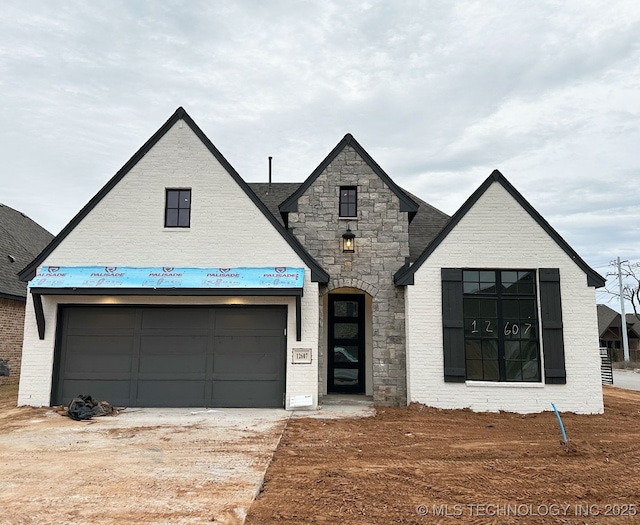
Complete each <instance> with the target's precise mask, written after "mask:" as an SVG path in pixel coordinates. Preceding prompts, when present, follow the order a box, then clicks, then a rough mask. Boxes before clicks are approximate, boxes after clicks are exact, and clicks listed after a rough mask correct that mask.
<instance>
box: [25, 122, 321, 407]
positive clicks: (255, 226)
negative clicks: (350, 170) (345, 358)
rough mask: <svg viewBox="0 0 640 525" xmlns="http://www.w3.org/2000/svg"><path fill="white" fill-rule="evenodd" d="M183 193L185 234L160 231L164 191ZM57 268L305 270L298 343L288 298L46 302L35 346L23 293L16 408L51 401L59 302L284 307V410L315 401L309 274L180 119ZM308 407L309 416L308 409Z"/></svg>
mask: <svg viewBox="0 0 640 525" xmlns="http://www.w3.org/2000/svg"><path fill="white" fill-rule="evenodd" d="M166 188H191V190H192V209H191V227H190V228H188V229H184V228H164V209H165V189H166ZM43 265H44V266H47V265H55V266H155V267H162V266H171V267H195V268H197V267H204V268H211V267H223V268H229V267H232V268H233V267H268V266H291V267H303V268H305V279H304V296H303V298H302V341H296V324H295V300H294V299H293V298H279V297H238V298H234V297H218V298H215V297H206V298H204V297H160V296H137V297H123V296H119V297H105V296H64V297H62V296H45V297H43V303H44V304H43V305H44V311H45V322H46V333H45V339H44V340H40V339H39V338H38V331H37V326H36V320H35V314H34V308H33V301H32V298H31V295H30V294H29V297H28V302H27V306H26V316H25V337H24V345H23V365H22V371H23V374H22V377H21V381H20V392H19V399H18V403H19V404H20V405H25V404H26V405H33V406H41V405H48V404H49V403H50V395H51V384H52V375H53V360H54V347H55V336H56V320H57V309H58V308H57V305H58V304H59V303H67V304H69V303H83V304H86V303H94V304H95V303H98V304H100V303H109V304H112V303H122V304H137V305H146V304H169V305H171V304H256V305H263V304H280V305H281V304H286V305H287V306H288V321H287V322H288V330H287V387H286V394H287V404H288V403H289V399H290V397H291V396H292V395H305V394H311V395H313V402H314V406H313V407H315V404H316V403H317V393H318V388H317V377H318V365H317V355H318V322H319V320H318V315H319V314H318V311H319V298H318V297H319V293H318V285H317V283H312V282H311V270H310V268H309V267H308V266H307V265H306V264H305V262H304V261H303V260H302V259H301V258H300V256H299V255H298V254H297V253H296V252H295V251H294V250H293V248H292V247H291V246H290V245H289V244H288V243H287V241H286V240H285V239H284V238H283V237H282V236H281V235H280V233H278V231H277V230H276V229H275V228H274V227H273V225H272V224H271V223H270V222H269V220H268V219H267V218H266V217H265V215H264V214H263V213H262V212H261V211H260V210H259V209H258V208H257V207H256V205H255V204H254V203H253V202H252V200H251V199H250V198H249V197H248V196H247V195H246V193H245V192H244V191H243V190H242V188H241V187H240V186H239V185H238V184H237V183H236V182H235V181H234V180H233V178H232V177H231V176H230V175H229V173H228V172H227V171H226V170H225V168H224V167H223V166H222V165H221V164H220V163H219V162H218V160H217V159H216V158H215V157H214V156H213V155H212V154H211V152H210V151H209V150H208V149H207V148H206V147H205V145H204V144H203V143H202V141H201V140H200V139H199V138H198V137H197V136H196V135H195V133H194V132H193V131H192V129H191V128H190V127H189V126H188V125H186V123H185V122H184V121H182V120H178V121H177V122H176V123H175V124H174V125H173V127H172V128H171V129H170V130H169V131H168V132H167V133H166V134H165V135H164V136H163V137H162V138H161V139H160V140H159V141H158V142H157V143H156V144H155V146H153V148H152V149H151V150H150V151H149V152H148V153H147V154H146V155H145V156H144V157H143V158H142V159H141V160H140V161H139V162H138V163H137V164H136V165H135V166H134V167H133V168H132V169H131V170H130V171H129V172H128V173H127V174H126V175H125V176H124V178H123V179H122V180H121V181H120V182H119V183H118V184H117V185H116V186H115V187H114V188H113V189H112V190H111V191H110V192H109V193H107V194H106V195H105V196H104V198H103V199H102V200H101V201H100V202H99V203H98V204H97V205H96V206H95V207H94V208H93V209H92V210H91V211H90V212H89V214H88V215H87V216H86V217H85V218H84V219H83V220H82V221H81V222H80V223H79V224H78V225H77V226H76V227H75V228H74V229H73V230H72V231H71V232H70V233H69V235H68V236H67V237H66V238H65V239H64V240H63V241H62V242H61V244H60V245H59V246H57V247H56V248H55V250H54V251H53V252H52V253H51V254H50V255H49V256H48V257H47V258H46V259H45V260H44V261H43ZM293 348H311V349H312V352H313V363H312V364H310V365H307V364H305V365H301V364H297V365H292V364H291V353H292V351H293ZM313 407H312V408H313Z"/></svg>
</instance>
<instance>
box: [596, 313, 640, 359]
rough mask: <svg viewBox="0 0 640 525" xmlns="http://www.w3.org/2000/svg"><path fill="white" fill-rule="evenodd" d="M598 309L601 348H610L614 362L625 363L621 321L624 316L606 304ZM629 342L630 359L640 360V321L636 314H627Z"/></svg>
mask: <svg viewBox="0 0 640 525" xmlns="http://www.w3.org/2000/svg"><path fill="white" fill-rule="evenodd" d="M597 308H598V332H599V334H600V346H601V347H602V348H609V349H610V353H611V359H613V361H623V360H624V351H623V344H622V332H621V330H620V327H621V324H622V322H621V319H622V316H621V315H620V314H619V313H618V312H616V311H615V310H613V309H611V308H609V307H608V306H607V305H605V304H599V305H597ZM625 317H626V319H627V341H628V342H629V358H630V359H631V361H636V362H637V361H639V360H640V321H638V319H637V318H636V316H635V315H634V314H626V316H625Z"/></svg>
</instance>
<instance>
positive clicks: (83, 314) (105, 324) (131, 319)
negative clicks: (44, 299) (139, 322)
mask: <svg viewBox="0 0 640 525" xmlns="http://www.w3.org/2000/svg"><path fill="white" fill-rule="evenodd" d="M135 324H136V311H135V308H113V309H100V308H82V307H80V308H72V309H69V310H68V314H67V326H66V330H67V333H69V334H73V333H80V334H82V333H87V331H89V332H90V333H92V334H94V333H98V332H100V333H106V334H110V333H113V332H114V331H122V332H126V333H133V330H134V328H135Z"/></svg>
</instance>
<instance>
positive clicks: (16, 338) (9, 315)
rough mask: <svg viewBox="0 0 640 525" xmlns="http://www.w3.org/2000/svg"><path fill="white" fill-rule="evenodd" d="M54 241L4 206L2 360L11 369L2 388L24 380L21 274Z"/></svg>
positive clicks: (0, 381) (1, 378)
mask: <svg viewBox="0 0 640 525" xmlns="http://www.w3.org/2000/svg"><path fill="white" fill-rule="evenodd" d="M52 239H53V235H51V234H50V233H49V232H48V231H46V230H45V229H44V228H42V227H40V226H39V225H38V224H36V223H35V222H33V221H32V220H31V219H30V218H29V217H27V216H26V215H24V214H23V213H20V212H19V211H17V210H14V209H13V208H10V207H9V206H6V205H5V204H0V360H3V362H8V366H9V375H8V376H7V375H2V373H1V372H0V385H11V384H17V383H18V380H19V378H20V361H21V355H22V336H23V332H24V307H25V302H26V296H27V286H26V283H24V282H22V281H21V280H20V279H18V273H19V272H20V270H22V268H24V267H25V266H26V265H27V264H29V263H30V262H31V261H32V260H33V259H34V257H36V256H37V255H38V254H39V253H40V252H41V251H42V249H43V248H44V247H45V246H46V245H47V244H49V242H50V241H51V240H52ZM3 368H4V367H3ZM5 371H6V369H5Z"/></svg>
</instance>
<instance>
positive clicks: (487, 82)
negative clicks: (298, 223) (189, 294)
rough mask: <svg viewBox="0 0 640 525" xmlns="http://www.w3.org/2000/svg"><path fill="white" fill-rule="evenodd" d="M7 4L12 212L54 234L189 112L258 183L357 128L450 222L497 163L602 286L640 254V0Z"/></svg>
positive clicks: (2, 47) (5, 143) (5, 122)
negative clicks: (612, 268) (172, 119)
mask: <svg viewBox="0 0 640 525" xmlns="http://www.w3.org/2000/svg"><path fill="white" fill-rule="evenodd" d="M0 7H1V8H2V11H1V13H2V14H1V16H0V104H1V106H2V112H1V117H0V119H1V120H0V123H1V125H0V153H1V157H2V164H1V166H2V168H1V171H0V202H3V203H4V204H7V205H9V206H11V207H13V208H16V209H18V210H20V211H22V212H24V213H25V214H27V215H28V216H30V217H31V218H32V219H34V220H35V221H37V222H38V223H40V224H41V225H42V226H43V227H45V228H46V229H48V230H49V231H51V232H52V233H58V232H59V231H60V229H62V227H63V226H64V225H65V224H66V223H67V222H68V221H69V220H71V218H72V217H73V216H74V215H75V214H76V213H77V212H78V211H79V210H80V208H82V206H84V204H86V202H87V201H88V200H89V199H90V198H91V197H92V196H93V195H94V194H95V193H96V192H97V191H98V190H99V189H100V188H101V187H102V186H103V185H104V184H105V183H106V182H107V181H108V180H109V179H110V178H111V177H112V176H113V175H114V174H115V172H116V171H117V170H118V169H119V168H120V167H122V165H123V164H124V163H125V162H126V161H127V160H128V159H129V157H131V155H133V153H135V151H136V150H137V149H138V148H139V147H140V146H141V145H142V144H143V143H144V142H145V141H146V140H147V139H148V138H149V137H150V136H151V135H152V134H153V133H154V132H155V131H156V130H157V129H158V128H159V127H160V126H161V125H162V124H163V123H164V122H165V120H166V119H167V118H168V117H169V116H170V115H171V114H172V113H173V112H174V111H175V109H176V108H177V107H179V106H183V107H184V108H185V109H186V110H187V112H188V113H189V114H190V115H191V117H192V118H193V119H194V120H195V121H196V123H197V124H198V125H199V126H200V127H201V128H202V130H203V131H204V132H205V134H206V135H207V136H208V137H209V138H210V139H211V141H212V142H213V143H214V144H215V145H216V146H217V147H218V149H219V150H220V151H221V152H222V154H223V155H224V156H225V157H226V158H227V160H229V162H230V163H231V164H232V165H233V166H234V167H235V168H236V170H237V171H238V172H239V173H240V175H242V176H243V177H244V179H245V180H247V181H266V179H267V168H268V163H267V157H268V156H269V155H272V156H273V157H274V160H273V169H274V180H276V181H280V182H285V181H289V182H294V181H302V180H304V179H305V178H306V177H307V176H308V175H309V174H310V173H311V171H312V170H313V169H314V168H315V167H316V166H317V165H318V164H319V163H320V161H321V160H322V159H323V158H324V157H325V156H326V155H327V154H328V153H329V151H330V150H331V149H332V148H333V147H334V146H335V144H336V143H337V142H338V141H339V140H340V139H341V138H342V137H343V136H344V134H345V133H352V134H353V135H354V136H355V137H356V139H357V140H358V141H359V142H360V143H361V144H362V146H363V147H364V148H365V149H366V150H367V151H368V152H369V153H370V154H371V155H372V156H373V158H374V159H375V160H376V161H377V162H378V163H379V164H380V165H381V166H382V168H383V169H384V170H385V171H386V172H387V173H388V174H389V175H390V176H391V177H392V178H393V179H394V180H395V181H396V182H397V183H398V184H399V185H400V186H402V187H403V188H405V189H407V190H409V191H410V192H412V193H415V194H416V195H418V196H419V197H421V198H423V199H424V200H426V201H427V202H429V203H431V204H433V205H434V206H436V207H437V208H440V209H441V210H443V211H444V212H446V213H448V214H453V213H454V212H455V211H456V210H457V209H458V207H459V206H460V205H461V204H462V203H463V202H464V201H465V200H466V199H467V198H468V197H469V195H470V194H471V193H472V192H473V191H474V190H475V189H476V188H477V187H478V186H479V185H480V184H481V183H482V182H483V180H484V179H485V178H486V177H487V176H488V175H489V174H490V173H491V171H492V170H493V169H494V168H497V169H499V170H500V171H501V172H502V173H503V174H504V175H505V176H506V177H507V178H508V179H509V180H510V181H511V183H512V184H514V185H515V186H516V188H517V189H518V190H519V191H520V192H521V193H522V194H523V195H524V197H525V198H526V199H527V200H528V201H529V202H530V203H531V204H532V205H533V206H534V207H535V208H536V209H537V210H538V211H539V212H540V213H541V214H542V215H543V216H544V217H545V218H546V219H547V220H548V221H549V222H550V223H551V225H552V226H553V227H554V228H556V229H557V230H558V232H559V233H560V234H561V235H562V236H563V237H564V238H565V239H566V240H567V241H568V242H569V243H570V244H571V245H572V246H573V247H574V248H575V249H576V250H577V251H578V253H580V254H581V255H582V257H583V258H584V259H585V260H586V261H587V262H588V263H589V264H590V265H591V266H592V267H594V268H595V269H596V270H598V271H600V272H601V273H602V274H606V273H607V271H608V268H607V264H608V263H609V261H611V260H613V259H614V258H615V257H617V256H620V257H622V258H623V259H630V260H640V2H638V1H637V0H629V1H611V0H608V1H588V0H579V1H567V0H563V1H558V2H551V1H539V0H536V1H532V0H526V1H524V0H522V1H518V0H508V1H507V0H504V1H502V2H497V1H496V2H489V1H481V2H464V1H456V2H453V1H448V0H447V1H424V2H419V1H416V0H410V1H409V0H407V1H397V0H394V1H373V0H372V1H366V2H351V1H340V2H332V1H327V0H319V1H293V0H290V1H284V0H282V1H259V0H253V1H249V0H246V1H227V2H225V1H213V0H211V1H189V2H187V1H184V2H183V1H161V0H154V1H137V0H126V1H114V0H109V1H108V2H89V1H66V2H62V1H44V0H42V1H30V0H2V1H1V2H0ZM603 299H606V297H604V296H601V295H600V294H599V300H603ZM611 306H613V307H615V304H611ZM616 309H617V307H616Z"/></svg>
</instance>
